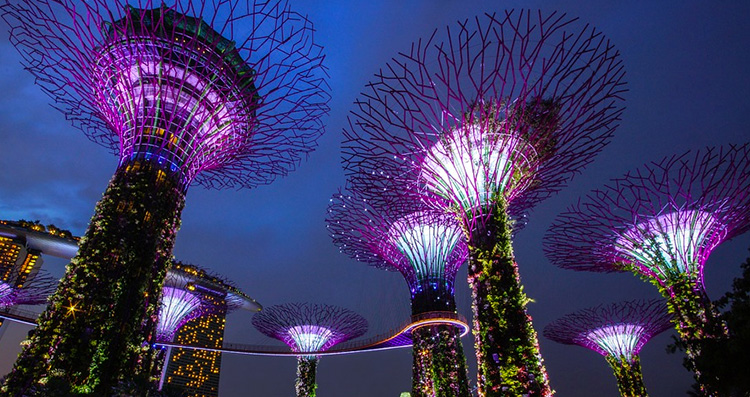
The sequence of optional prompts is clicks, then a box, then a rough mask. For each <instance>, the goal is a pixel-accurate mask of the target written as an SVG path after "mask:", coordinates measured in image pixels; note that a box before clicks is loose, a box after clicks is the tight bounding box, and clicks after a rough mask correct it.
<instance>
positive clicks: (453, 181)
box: [421, 124, 536, 211]
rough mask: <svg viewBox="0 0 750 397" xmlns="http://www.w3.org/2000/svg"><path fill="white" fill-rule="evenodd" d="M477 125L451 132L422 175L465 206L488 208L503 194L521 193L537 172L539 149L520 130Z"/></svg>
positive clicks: (435, 148)
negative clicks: (507, 131) (501, 130)
mask: <svg viewBox="0 0 750 397" xmlns="http://www.w3.org/2000/svg"><path fill="white" fill-rule="evenodd" d="M486 127H487V126H480V125H477V124H472V125H469V126H468V127H463V128H458V129H456V130H453V131H451V132H450V133H447V134H445V135H444V136H443V137H442V138H441V140H440V141H438V142H437V143H436V144H435V145H434V146H433V147H432V148H431V149H430V150H429V152H428V153H427V156H426V157H425V159H424V162H423V163H422V168H421V175H422V178H423V179H424V181H425V183H426V185H427V187H428V188H429V189H430V190H432V191H433V192H434V193H436V194H438V195H440V196H442V197H444V198H446V199H448V200H452V201H457V202H458V203H460V205H461V206H462V209H463V210H464V211H469V210H472V209H476V208H480V207H485V206H487V204H489V203H490V202H491V200H493V199H495V198H496V195H502V196H504V197H505V198H507V199H509V200H510V199H512V198H513V197H515V196H517V195H519V194H520V193H521V192H523V190H524V189H525V188H526V187H527V186H528V184H529V182H530V181H531V179H532V178H530V176H533V172H534V171H535V169H534V168H533V167H534V160H535V158H536V151H535V150H534V148H533V147H532V146H531V145H529V144H528V143H526V142H525V141H524V140H523V139H521V138H520V137H518V136H515V134H504V133H503V134H501V133H497V132H493V131H485V129H486Z"/></svg>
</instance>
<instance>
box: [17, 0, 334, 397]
mask: <svg viewBox="0 0 750 397" xmlns="http://www.w3.org/2000/svg"><path fill="white" fill-rule="evenodd" d="M2 11H3V18H4V19H5V21H6V22H7V23H8V25H9V26H10V28H11V42H12V43H13V44H14V45H15V46H16V48H17V49H18V50H19V52H20V53H21V55H22V57H23V64H24V66H25V67H26V68H27V69H28V70H29V71H30V72H31V73H32V74H34V76H35V77H36V82H37V84H38V85H40V86H41V88H42V89H43V90H44V92H46V93H47V94H48V95H49V96H50V97H51V98H52V100H53V101H54V106H55V107H57V108H58V109H59V110H60V111H61V112H62V113H64V114H65V116H66V117H67V118H68V119H69V120H70V121H71V122H72V123H73V125H74V126H76V127H78V128H80V129H81V130H82V131H83V132H84V133H86V135H87V136H88V137H89V138H91V139H92V140H93V141H95V142H98V143H100V144H102V145H104V146H105V147H108V148H109V149H111V150H112V151H114V152H115V153H117V155H118V157H119V163H118V167H117V170H116V171H115V174H114V177H113V178H112V180H111V181H110V184H109V186H108V188H107V190H106V191H105V193H104V196H103V198H102V199H101V201H99V203H98V204H97V207H96V211H95V215H94V217H93V218H92V221H91V223H90V225H89V228H88V230H87V232H86V234H85V236H84V237H83V238H82V239H81V244H80V249H79V251H78V255H77V256H76V257H75V258H73V260H72V261H71V264H70V266H69V267H68V270H67V273H66V275H65V277H64V278H63V281H62V283H61V284H60V286H59V288H58V290H57V292H56V293H55V294H54V295H53V297H52V299H51V302H50V305H49V307H48V310H47V311H46V312H45V313H44V314H43V315H42V317H41V319H40V323H39V327H38V328H37V330H36V332H35V334H34V335H33V337H32V338H31V340H30V341H29V342H28V343H27V347H26V348H25V349H24V350H23V352H22V354H21V356H20V357H19V359H18V361H17V362H16V365H15V367H14V370H13V371H12V373H11V374H10V375H9V376H8V377H7V379H6V382H5V386H4V389H3V390H5V391H6V392H8V393H10V394H15V395H24V394H30V393H36V394H45V391H44V390H43V389H44V388H45V387H47V386H46V385H48V384H54V385H55V387H56V388H58V389H59V388H60V387H63V386H59V385H61V384H64V385H67V386H65V387H69V388H70V390H69V392H71V393H94V394H96V395H110V394H117V393H118V392H119V391H118V390H120V389H118V387H120V386H118V385H126V384H141V385H142V384H146V383H148V377H149V375H148V374H150V373H151V372H152V370H153V367H154V356H155V353H154V350H153V349H152V348H149V346H151V344H152V342H154V341H155V324H156V320H157V317H158V316H157V315H158V304H159V296H160V294H161V289H162V283H163V280H164V277H165V274H166V270H167V262H168V260H169V258H170V256H171V252H172V247H173V245H174V238H175V235H176V231H177V229H178V228H179V224H180V216H181V212H182V209H183V207H184V202H185V194H186V192H187V189H188V187H189V186H190V185H192V184H199V185H202V186H205V187H209V188H224V187H234V188H239V187H255V186H257V185H261V184H265V183H269V182H271V181H273V180H274V179H275V178H276V177H277V176H279V175H285V174H286V173H287V172H288V171H290V170H292V169H294V167H295V166H296V165H297V164H298V163H299V161H300V159H301V157H304V156H305V155H306V154H307V153H308V152H309V151H310V150H312V148H313V147H314V146H315V141H316V139H317V138H318V137H319V136H320V135H321V133H322V132H323V125H322V117H323V116H324V115H325V114H326V113H327V112H328V105H327V102H328V100H329V95H328V93H327V83H326V78H327V77H326V72H325V68H324V67H323V66H322V62H323V59H324V56H323V54H322V52H321V48H320V47H319V46H317V45H316V44H314V40H313V27H312V24H311V23H310V21H308V20H307V19H306V18H305V17H303V16H301V15H299V14H297V13H295V12H293V11H291V10H290V8H289V7H288V5H287V4H286V2H284V1H281V0H280V1H268V2H252V1H249V0H247V1H239V2H237V1H229V0H213V1H206V0H187V1H178V2H175V3H174V4H173V5H167V4H166V3H164V2H161V1H153V0H136V1H134V2H130V5H127V4H125V3H120V2H118V1H109V0H91V1H85V2H79V1H77V0H33V1H32V0H11V1H9V2H7V3H5V4H4V5H3V6H2ZM69 307H81V308H85V311H86V313H85V315H79V316H76V318H75V319H73V318H70V317H69V316H68V315H67V308H69ZM63 391H66V392H67V391H68V390H63Z"/></svg>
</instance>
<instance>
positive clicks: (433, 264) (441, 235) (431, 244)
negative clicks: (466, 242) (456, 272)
mask: <svg viewBox="0 0 750 397" xmlns="http://www.w3.org/2000/svg"><path fill="white" fill-rule="evenodd" d="M462 233H463V232H462V231H461V229H460V227H459V226H458V223H448V222H440V221H437V220H435V219H434V218H431V217H430V216H429V214H428V213H421V212H417V213H414V214H411V215H408V216H405V217H403V218H401V219H399V220H398V221H396V222H394V223H393V224H392V225H391V227H390V230H389V233H388V234H387V239H388V242H390V243H391V244H393V245H394V246H396V247H397V248H398V250H399V251H400V252H401V253H402V254H403V255H404V256H405V257H406V258H407V259H408V260H409V263H410V264H411V266H412V267H413V268H414V271H415V272H416V275H417V279H418V280H426V279H444V278H445V277H446V274H445V266H446V264H447V263H448V260H449V257H450V256H451V254H452V253H453V250H454V249H455V248H456V244H458V241H459V240H460V239H461V237H462V235H463V234H462Z"/></svg>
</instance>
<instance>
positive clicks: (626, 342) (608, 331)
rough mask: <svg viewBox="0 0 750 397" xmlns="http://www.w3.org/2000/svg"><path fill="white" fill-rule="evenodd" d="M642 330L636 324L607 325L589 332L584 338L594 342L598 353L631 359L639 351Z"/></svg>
mask: <svg viewBox="0 0 750 397" xmlns="http://www.w3.org/2000/svg"><path fill="white" fill-rule="evenodd" d="M643 331H644V330H643V327H642V326H640V325H638V324H616V325H607V326H604V327H601V328H597V329H595V330H593V331H591V332H589V333H588V334H586V339H588V340H590V341H591V342H594V343H596V345H597V346H598V347H599V348H600V349H597V351H599V353H602V354H604V355H611V356H613V357H625V359H627V360H631V359H632V358H633V356H635V355H637V354H638V352H639V351H640V348H641V346H640V345H639V341H640V340H641V336H643Z"/></svg>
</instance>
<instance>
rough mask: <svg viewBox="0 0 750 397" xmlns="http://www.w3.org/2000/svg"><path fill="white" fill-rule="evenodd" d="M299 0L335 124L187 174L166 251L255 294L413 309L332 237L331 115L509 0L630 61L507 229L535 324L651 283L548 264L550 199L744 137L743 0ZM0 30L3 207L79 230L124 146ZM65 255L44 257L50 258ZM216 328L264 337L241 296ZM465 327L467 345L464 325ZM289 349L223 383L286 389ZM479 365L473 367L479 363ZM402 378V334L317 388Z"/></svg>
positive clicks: (557, 350) (713, 265) (681, 390)
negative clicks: (612, 106) (269, 160)
mask: <svg viewBox="0 0 750 397" xmlns="http://www.w3.org/2000/svg"><path fill="white" fill-rule="evenodd" d="M291 2H292V7H293V8H294V9H295V10H297V11H299V12H301V13H303V14H308V15H309V17H310V19H311V20H312V21H313V23H314V24H315V27H316V29H317V33H316V40H317V41H318V42H319V43H320V44H321V45H323V46H324V47H325V52H326V54H327V66H328V67H329V69H330V75H331V78H330V85H331V88H332V95H333V99H332V101H331V109H332V110H331V115H330V117H328V118H327V125H328V127H327V132H326V134H325V135H324V136H323V138H322V139H321V140H320V141H319V148H318V149H317V150H316V151H315V152H314V153H312V155H311V156H310V157H309V159H308V160H307V161H306V162H304V163H303V164H302V165H301V166H300V167H299V169H298V170H297V171H295V172H294V173H292V174H291V175H290V176H289V177H286V178H283V179H280V180H278V181H276V182H274V183H273V184H272V185H269V186H262V187H259V188H257V189H253V190H241V191H234V190H226V191H207V190H203V189H202V188H200V187H193V188H192V190H191V191H190V192H189V193H188V196H187V206H186V209H185V211H184V213H183V218H182V221H183V222H182V229H181V231H180V232H179V234H178V237H177V245H176V250H175V254H176V256H177V258H178V259H180V260H183V261H186V262H191V263H194V264H198V265H202V266H205V267H208V268H210V269H212V270H214V271H215V272H217V273H220V274H222V275H225V276H227V277H230V278H231V279H232V280H233V281H234V282H235V283H236V284H237V285H238V286H240V287H241V288H243V289H244V290H245V291H246V292H247V293H248V294H249V295H251V296H253V297H254V298H256V299H257V300H258V301H259V302H261V303H262V304H264V305H274V304H278V303H284V302H291V301H300V300H303V301H313V302H321V303H329V304H337V305H342V306H346V307H349V308H350V309H353V310H355V311H358V312H360V313H361V314H363V315H364V316H365V317H367V318H368V319H369V320H370V321H371V323H372V324H373V327H374V328H375V330H374V331H375V332H382V331H383V330H384V329H385V328H388V327H390V326H395V325H397V324H399V323H401V322H402V321H404V320H406V315H407V314H408V301H407V298H408V294H407V290H406V287H405V284H404V282H403V281H402V280H400V276H399V275H397V274H393V273H386V272H383V271H379V270H375V269H370V268H367V267H366V266H365V265H363V264H360V263H357V262H355V261H353V260H350V259H348V258H346V257H345V256H343V255H341V254H339V253H338V251H337V249H336V247H334V246H333V244H332V243H331V239H330V238H329V237H328V236H327V234H326V229H325V224H324V222H323V219H324V217H325V210H326V205H327V203H328V199H329V198H330V196H331V194H333V193H334V192H335V190H336V189H337V188H338V187H339V186H341V185H343V183H344V176H343V171H342V169H341V166H340V162H339V160H340V155H339V146H340V142H341V139H342V133H341V130H342V128H343V126H344V124H345V121H346V114H347V112H348V111H349V110H350V109H351V104H352V102H353V101H354V99H355V98H356V96H357V94H358V93H359V92H360V90H361V89H362V88H363V87H364V85H365V84H366V83H367V82H368V81H369V80H370V79H371V76H372V75H373V74H374V73H375V72H376V71H377V69H378V68H380V67H382V66H383V65H384V64H385V63H386V62H387V61H388V60H389V59H390V58H391V57H392V56H393V55H395V54H396V53H397V52H398V51H403V50H406V49H407V48H408V47H409V46H410V44H411V42H412V41H414V40H417V39H418V38H420V37H425V36H427V35H429V34H431V32H432V31H433V29H435V28H442V27H444V26H445V25H447V24H453V23H454V22H455V21H456V20H458V19H465V18H472V17H474V16H475V15H478V14H481V13H484V12H502V11H503V10H504V9H506V8H514V7H528V8H541V9H543V10H546V11H553V10H559V11H563V12H567V13H569V14H570V15H573V16H579V17H581V18H582V20H584V21H586V22H589V23H591V24H592V25H594V26H596V27H597V28H599V29H600V30H602V31H603V32H604V33H605V34H606V35H607V36H608V37H609V38H610V39H611V40H612V42H613V43H614V44H615V46H616V47H617V48H618V49H619V50H620V51H621V53H622V57H623V61H624V64H625V68H626V71H627V75H626V80H627V81H628V88H629V90H630V91H629V92H628V93H627V94H626V106H627V109H626V111H625V113H624V115H623V120H622V122H621V126H620V128H619V129H618V130H617V131H616V135H615V138H614V139H613V141H612V143H611V144H610V145H609V146H608V147H607V148H605V150H604V151H603V152H602V153H601V154H600V156H599V157H598V158H597V159H596V160H595V161H594V163H593V164H591V165H590V166H589V167H588V168H587V169H586V170H584V172H583V174H582V175H579V176H577V177H576V178H575V179H574V180H573V182H572V183H571V184H570V185H569V187H568V188H566V189H565V190H563V191H562V192H561V193H560V194H558V195H556V196H554V197H552V198H551V199H548V200H547V201H545V202H543V203H542V204H541V205H539V206H538V207H537V208H536V209H535V210H533V211H532V212H531V214H530V222H529V224H528V226H527V227H526V228H525V229H524V230H523V231H522V232H520V233H519V234H518V236H517V237H516V240H515V251H516V255H517V260H518V263H519V266H520V272H521V277H522V281H523V283H524V285H525V287H526V291H527V293H528V294H529V296H530V297H531V298H533V299H534V300H535V303H532V304H531V305H530V306H529V310H530V313H531V315H532V316H533V318H534V325H535V327H536V329H537V330H538V331H540V330H541V329H542V328H543V327H544V326H545V325H546V324H547V323H549V322H550V321H552V320H554V319H556V318H558V317H560V316H562V315H564V314H566V313H569V312H572V311H576V310H579V309H582V308H585V307H589V306H593V305H596V304H599V303H609V302H613V301H618V300H624V299H636V298H649V297H657V296H658V294H657V293H656V290H655V288H654V287H653V286H651V285H650V284H646V283H644V282H642V281H640V280H639V279H638V278H636V277H635V276H632V275H630V274H616V275H612V274H609V275H604V274H593V273H592V274H589V273H576V272H571V271H566V270H561V269H558V268H556V267H553V266H552V265H550V264H549V262H548V261H547V260H546V259H545V258H544V256H543V255H542V250H541V241H542V236H543V234H544V232H545V231H546V230H547V228H548V226H549V224H550V223H551V221H552V220H553V218H554V217H555V216H556V215H557V214H558V213H559V212H560V211H562V210H563V209H564V208H565V207H566V206H568V205H569V204H571V203H572V202H574V200H576V199H577V197H579V196H580V195H582V194H584V193H586V192H588V191H589V190H591V189H593V188H596V187H599V186H601V185H602V184H603V183H604V182H605V181H606V180H607V179H608V178H611V177H617V176H620V175H622V174H623V173H625V172H626V171H627V170H630V169H633V168H635V167H638V166H640V165H641V164H643V163H645V162H647V161H649V160H657V159H660V158H661V157H664V156H667V155H671V154H674V153H681V152H683V151H685V150H688V149H691V148H701V147H704V146H708V145H719V144H726V143H744V142H746V141H748V139H749V138H750V127H749V123H748V120H750V119H749V118H748V117H749V115H750V96H749V95H748V92H750V74H749V73H748V72H747V70H748V69H747V68H748V65H749V64H750V35H749V34H748V32H750V20H748V16H750V3H745V2H733V3H730V2H719V3H713V4H710V5H709V4H705V2H698V1H689V2H684V1H680V2H676V1H675V2H647V1H641V2H621V1H597V2H586V1H544V2H542V1H502V2H501V1H468V0H467V1H447V0H425V1H343V0H342V1H321V0H306V1H291ZM2 30H3V31H5V30H6V29H5V26H4V25H3V26H2ZM0 40H1V41H0V87H2V90H3V92H4V95H2V97H0V169H1V170H2V172H0V218H3V219H18V218H25V219H39V220H41V221H42V222H44V223H54V224H56V225H58V226H60V227H64V228H68V229H70V230H72V231H73V232H74V233H77V234H81V233H83V231H84V229H85V227H86V224H87V223H88V220H89V218H90V216H91V215H92V213H93V209H94V204H95V203H96V201H97V200H98V198H99V197H100V196H101V193H102V192H103V191H104V189H105V187H106V185H107V182H108V180H109V178H110V176H111V175H112V173H113V171H114V169H115V165H116V159H115V157H114V156H112V155H110V154H109V153H108V152H107V150H105V149H104V148H102V147H99V146H97V145H95V144H93V143H91V142H90V141H88V140H87V139H86V138H85V136H84V134H83V133H82V132H80V131H78V130H75V129H73V128H72V127H70V126H69V124H68V123H67V122H66V121H65V120H64V118H63V116H62V115H61V114H59V113H58V112H57V111H56V110H54V109H52V108H51V107H50V106H48V105H47V104H48V102H49V101H48V99H47V98H46V97H45V96H44V95H43V94H42V93H41V91H40V90H39V89H38V88H37V87H36V86H34V85H33V80H32V77H31V76H30V75H29V74H28V73H27V72H25V71H23V70H22V68H21V66H20V65H19V58H18V55H17V54H16V52H15V50H14V49H13V48H12V46H11V45H10V44H9V43H8V39H7V34H3V35H2V38H1V39H0ZM748 247H750V235H745V236H741V237H739V238H737V239H735V240H734V241H731V242H728V243H725V244H724V245H722V246H721V247H719V248H718V249H717V250H716V251H715V252H714V254H713V255H712V256H711V258H710V260H709V262H708V265H707V268H706V271H705V275H706V286H707V289H708V293H709V295H710V296H711V297H712V298H717V297H719V296H720V295H721V294H723V292H724V291H726V290H727V289H728V288H729V286H730V283H731V280H732V278H734V277H736V276H737V275H738V274H739V264H740V263H741V262H742V261H744V259H745V258H746V257H747V256H748ZM63 265H64V262H62V261H58V260H52V259H48V260H47V262H46V267H47V268H48V269H49V270H50V271H52V272H54V273H56V274H61V273H62V266H63ZM462 274H464V275H465V270H464V272H463V273H462ZM461 278H462V276H461V275H460V276H459V279H461ZM458 294H459V296H458V298H457V299H458V301H459V304H460V305H461V306H463V309H462V312H463V314H465V315H468V314H469V310H468V306H467V304H466V303H467V302H468V300H469V299H468V297H467V296H466V294H467V288H466V287H465V286H464V285H460V288H459V290H458ZM27 330H28V328H26V327H25V326H21V325H16V324H13V325H10V326H7V330H6V332H5V334H4V335H3V338H2V340H0V372H6V371H8V370H9V368H10V365H11V361H12V360H13V357H14V356H15V354H16V353H17V351H18V347H17V345H18V342H19V341H20V339H21V338H22V336H23V334H24V333H25V332H26V331H27ZM673 334H674V332H673V331H668V332H667V333H665V334H662V335H661V336H659V337H657V338H655V339H653V340H652V341H651V342H650V343H649V344H647V345H646V347H645V348H644V350H643V352H642V364H643V370H644V376H645V382H646V386H647V388H648V389H649V391H650V392H651V395H652V396H657V397H658V396H683V395H685V390H686V389H688V387H689V385H690V383H691V376H690V374H689V373H687V372H686V371H685V370H684V369H683V368H682V366H681V360H682V358H681V357H680V356H678V355H668V354H667V353H665V351H664V348H665V346H666V345H667V344H668V343H669V342H670V340H671V335H673ZM226 340H227V341H229V342H240V343H251V344H259V343H267V344H271V343H274V341H273V340H270V339H267V338H265V337H264V336H263V335H260V334H259V333H257V332H256V331H255V330H254V329H253V328H252V325H251V324H250V315H249V314H248V313H237V314H233V315H230V317H229V320H228V324H227V332H226ZM540 343H541V350H542V354H543V356H544V357H545V360H546V365H547V369H548V371H549V375H550V379H551V383H552V386H553V387H554V388H555V389H556V390H557V391H558V395H560V396H608V395H616V394H617V389H616V384H615V379H614V377H613V376H612V374H611V373H610V370H609V368H608V367H607V365H606V363H605V361H604V359H603V358H602V357H600V356H598V355H597V354H595V353H593V352H591V351H587V350H586V349H583V348H579V347H574V346H563V345H558V344H556V343H553V342H550V341H547V340H544V339H542V340H541V341H540ZM464 344H465V345H466V347H467V356H468V357H469V360H470V361H473V360H472V355H473V353H472V351H471V345H472V339H471V337H470V336H467V337H466V338H464ZM295 366H296V362H295V360H294V359H292V358H286V357H282V358H268V357H249V356H228V355H225V356H224V359H223V367H222V379H221V395H222V396H246V395H257V396H265V397H275V396H290V395H292V394H293V381H294V376H295ZM471 368H472V373H471V375H470V378H471V379H472V381H474V379H475V375H474V372H475V371H474V366H473V364H471ZM410 377H411V351H410V350H409V349H402V350H397V351H388V352H377V353H364V354H358V355H349V356H339V357H324V358H323V359H322V360H321V363H320V365H319V369H318V380H319V394H320V395H322V396H331V397H348V396H366V397H381V396H398V393H399V392H401V391H407V390H409V388H410V385H411V381H410Z"/></svg>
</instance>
